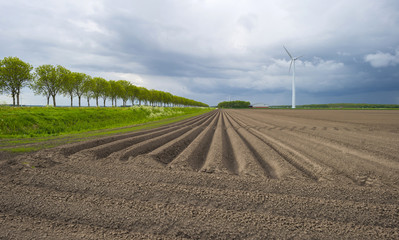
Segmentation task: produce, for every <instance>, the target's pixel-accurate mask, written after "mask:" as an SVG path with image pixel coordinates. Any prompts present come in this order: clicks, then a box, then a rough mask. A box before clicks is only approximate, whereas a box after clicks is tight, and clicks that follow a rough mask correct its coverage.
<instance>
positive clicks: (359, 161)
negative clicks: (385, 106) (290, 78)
mask: <svg viewBox="0 0 399 240" xmlns="http://www.w3.org/2000/svg"><path fill="white" fill-rule="evenodd" d="M398 146H399V112H398V111H386V110H378V111H373V110H356V111H352V110H345V111H340V110H250V109H241V110H231V109H229V110H227V109H224V110H215V111H212V112H208V113H205V114H202V115H200V116H195V117H192V118H189V119H186V120H183V121H180V122H178V123H171V124H169V125H165V126H161V127H159V128H155V129H147V130H142V131H135V132H127V133H121V134H117V135H112V136H107V137H101V138H97V139H92V140H89V141H84V142H79V143H72V144H67V145H62V146H59V147H56V148H52V149H46V150H42V151H39V152H36V153H31V154H24V155H20V156H17V157H16V158H14V159H8V160H3V161H1V162H0V164H1V166H0V169H1V175H0V176H1V182H0V188H1V191H0V238H1V237H6V238H7V237H8V238H20V239H21V238H22V239H28V238H43V236H45V237H48V238H57V239H71V238H77V239H99V238H106V239H157V238H165V239H175V238H196V239H197V238H202V239H209V238H222V239H233V238H245V239H263V238H307V239H309V238H318V239H326V238H327V239H328V238H332V239H336V238H347V239H365V238H368V239H369V238H372V239H393V238H398V237H399V212H398V209H399V203H398V200H397V199H399V190H398V187H399V148H398Z"/></svg>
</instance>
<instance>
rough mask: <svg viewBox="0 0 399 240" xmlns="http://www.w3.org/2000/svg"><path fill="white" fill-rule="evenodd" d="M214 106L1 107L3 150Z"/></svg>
mask: <svg viewBox="0 0 399 240" xmlns="http://www.w3.org/2000/svg"><path fill="white" fill-rule="evenodd" d="M212 110H213V109H212V108H162V107H145V106H141V107H129V108H87V107H85V108H43V107H25V108H12V107H0V151H8V152H14V153H23V152H32V151H37V150H40V149H45V148H51V147H55V146H59V145H62V144H66V143H73V142H79V141H84V140H88V139H92V138H97V137H101V136H105V135H112V134H118V133H124V132H129V131H138V130H142V129H150V128H156V127H159V126H162V125H165V124H169V123H173V122H177V121H181V120H184V119H187V118H190V117H193V116H197V115H200V114H203V113H206V112H209V111H212Z"/></svg>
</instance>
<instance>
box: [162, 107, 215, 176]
mask: <svg viewBox="0 0 399 240" xmlns="http://www.w3.org/2000/svg"><path fill="white" fill-rule="evenodd" d="M219 115H220V114H218V115H216V116H215V117H214V118H213V120H212V122H211V123H210V124H209V125H208V126H207V127H206V128H205V129H204V130H203V131H202V132H201V133H200V134H199V135H198V137H197V138H196V139H194V141H193V142H191V144H190V145H189V146H187V148H186V149H184V150H183V151H182V152H181V153H180V154H179V155H178V156H177V157H176V158H175V159H174V160H173V161H172V162H171V163H170V164H169V167H170V168H171V169H180V170H195V171H198V170H200V169H201V167H202V166H203V165H204V162H205V159H206V155H207V153H208V151H209V148H210V146H211V141H212V137H213V135H214V132H215V128H216V124H217V122H218V119H219Z"/></svg>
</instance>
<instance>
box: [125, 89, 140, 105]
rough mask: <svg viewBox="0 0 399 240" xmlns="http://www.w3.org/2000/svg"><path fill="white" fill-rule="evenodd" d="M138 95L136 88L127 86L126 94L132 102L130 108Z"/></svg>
mask: <svg viewBox="0 0 399 240" xmlns="http://www.w3.org/2000/svg"><path fill="white" fill-rule="evenodd" d="M138 93H139V89H138V87H136V86H134V85H133V84H131V85H129V86H128V89H127V94H128V95H129V97H130V100H131V101H132V106H134V101H135V100H136V98H137V95H138Z"/></svg>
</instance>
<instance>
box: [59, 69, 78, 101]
mask: <svg viewBox="0 0 399 240" xmlns="http://www.w3.org/2000/svg"><path fill="white" fill-rule="evenodd" d="M74 75H75V73H71V72H70V73H69V75H68V76H65V79H64V82H63V84H62V86H61V91H62V93H63V94H64V96H70V97H71V107H73V96H74V95H75V84H76V78H75V76H74Z"/></svg>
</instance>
